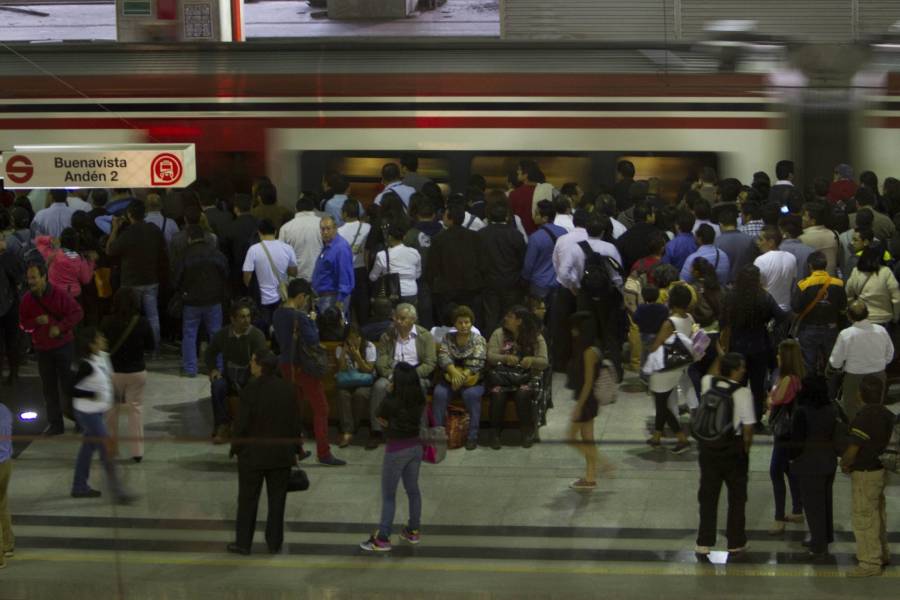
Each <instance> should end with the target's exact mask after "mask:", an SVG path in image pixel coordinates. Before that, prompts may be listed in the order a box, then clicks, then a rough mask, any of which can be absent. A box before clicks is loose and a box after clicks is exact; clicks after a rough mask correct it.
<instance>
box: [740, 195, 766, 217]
mask: <svg viewBox="0 0 900 600" xmlns="http://www.w3.org/2000/svg"><path fill="white" fill-rule="evenodd" d="M741 213H742V214H745V215H747V216H748V217H749V218H750V220H751V221H756V220H758V219H759V215H760V213H762V206H760V204H759V202H752V201H749V200H748V201H746V202H744V203H743V204H741Z"/></svg>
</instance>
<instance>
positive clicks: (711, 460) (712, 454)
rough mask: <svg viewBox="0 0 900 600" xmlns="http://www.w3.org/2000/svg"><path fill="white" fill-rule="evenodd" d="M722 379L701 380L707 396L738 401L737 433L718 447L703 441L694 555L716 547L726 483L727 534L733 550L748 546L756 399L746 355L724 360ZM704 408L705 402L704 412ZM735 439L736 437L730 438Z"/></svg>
mask: <svg viewBox="0 0 900 600" xmlns="http://www.w3.org/2000/svg"><path fill="white" fill-rule="evenodd" d="M719 373H720V374H721V376H718V377H714V376H712V375H706V376H705V377H703V379H702V380H701V382H700V390H701V394H702V395H705V394H706V393H707V392H708V391H709V390H710V389H711V388H713V387H715V389H717V390H720V391H721V392H722V393H723V394H724V395H725V396H730V397H731V400H732V402H733V410H732V423H731V425H732V431H728V432H724V434H725V437H726V439H724V440H721V441H720V442H717V443H710V442H705V441H701V442H700V444H699V450H700V457H699V462H700V490H699V492H698V494H697V499H698V501H699V503H700V526H699V528H698V530H697V546H696V548H695V549H694V551H695V552H696V553H697V554H700V555H708V554H709V552H710V548H712V547H713V546H715V545H716V518H717V516H718V515H717V513H718V508H719V494H720V493H721V490H722V484H723V483H724V484H725V487H726V488H727V489H728V518H727V521H726V529H725V536H726V539H727V540H728V552H729V553H732V554H735V553H739V552H743V551H744V550H745V549H746V547H747V529H746V516H745V512H744V509H745V505H746V503H747V479H748V470H749V469H748V467H749V463H750V446H751V445H752V443H753V425H754V424H755V423H756V416H755V413H754V412H753V395H752V394H751V393H750V390H749V389H748V388H746V387H744V386H741V385H740V383H738V382H740V381H743V379H744V375H746V373H747V367H746V364H745V362H744V357H743V356H742V355H740V354H738V353H736V352H729V353H728V354H726V355H725V356H723V357H722V358H721V360H720V361H719ZM698 410H700V411H702V410H704V408H703V400H702V399H701V406H700V408H699V409H698ZM730 438H733V439H730Z"/></svg>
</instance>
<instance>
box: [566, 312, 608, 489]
mask: <svg viewBox="0 0 900 600" xmlns="http://www.w3.org/2000/svg"><path fill="white" fill-rule="evenodd" d="M569 322H570V324H571V329H572V337H573V338H574V339H573V346H572V347H573V350H574V352H573V359H572V365H571V368H570V372H569V382H568V387H569V389H572V390H574V391H575V392H576V394H577V395H576V397H575V400H576V402H575V409H574V410H573V411H572V421H571V423H570V425H569V443H570V444H572V445H573V446H575V448H576V449H577V450H578V452H580V453H581V454H582V455H583V456H584V461H585V475H584V477H582V478H580V479H577V480H575V481H574V482H572V483H571V484H570V485H569V487H571V488H572V489H575V490H585V491H591V490H593V489H594V488H596V487H597V465H598V463H599V462H601V460H602V459H601V458H600V454H599V452H597V444H596V442H595V441H594V420H595V419H596V418H597V413H598V411H599V410H600V405H601V404H611V403H612V402H614V401H615V399H616V392H617V387H618V385H617V382H616V370H615V366H614V365H613V363H612V361H611V360H609V359H607V358H605V357H604V356H603V350H602V348H601V347H600V346H601V345H600V341H599V340H598V339H597V321H596V319H595V318H594V315H593V314H591V313H590V312H588V311H581V312H577V313H575V314H574V315H572V317H571V318H570V320H569ZM579 438H581V441H578V440H579ZM602 462H603V470H604V471H611V470H612V469H613V466H612V464H611V463H609V462H608V461H606V460H602Z"/></svg>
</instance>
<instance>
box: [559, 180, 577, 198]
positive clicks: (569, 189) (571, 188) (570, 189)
mask: <svg viewBox="0 0 900 600" xmlns="http://www.w3.org/2000/svg"><path fill="white" fill-rule="evenodd" d="M559 193H560V194H563V195H564V196H570V197H572V198H574V197H575V196H576V195H577V194H578V182H575V181H567V182H566V183H564V184H563V185H562V187H561V188H559Z"/></svg>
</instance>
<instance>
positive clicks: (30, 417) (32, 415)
mask: <svg viewBox="0 0 900 600" xmlns="http://www.w3.org/2000/svg"><path fill="white" fill-rule="evenodd" d="M37 418H38V414H37V412H35V411H33V410H26V411H22V412H20V413H19V420H20V421H34V420H36V419H37Z"/></svg>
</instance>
